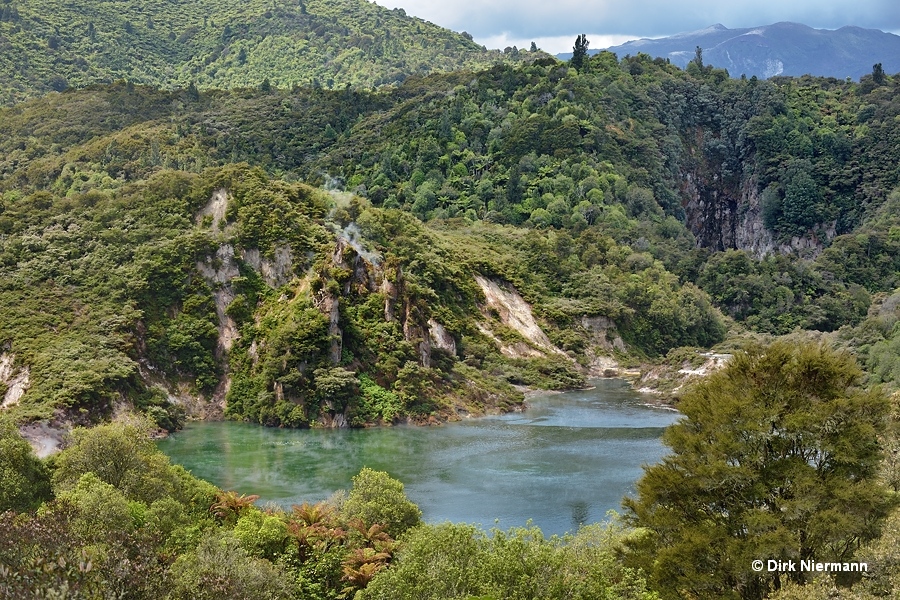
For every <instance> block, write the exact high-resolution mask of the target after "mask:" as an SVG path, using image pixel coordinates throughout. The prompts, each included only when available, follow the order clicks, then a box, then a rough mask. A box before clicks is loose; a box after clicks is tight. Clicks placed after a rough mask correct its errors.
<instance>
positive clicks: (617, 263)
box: [0, 0, 900, 600]
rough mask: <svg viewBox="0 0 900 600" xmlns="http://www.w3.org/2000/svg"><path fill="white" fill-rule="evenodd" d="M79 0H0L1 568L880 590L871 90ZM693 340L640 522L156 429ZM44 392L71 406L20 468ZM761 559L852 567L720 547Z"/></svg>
mask: <svg viewBox="0 0 900 600" xmlns="http://www.w3.org/2000/svg"><path fill="white" fill-rule="evenodd" d="M112 6H115V7H116V8H117V9H118V10H111V7H112ZM223 6H225V8H222V7H223ZM98 7H99V5H93V4H68V5H66V6H65V7H62V8H58V10H49V9H48V8H47V6H45V5H44V3H42V2H33V3H32V2H28V3H25V2H22V1H21V0H9V1H8V2H5V3H3V4H2V5H0V44H2V45H3V48H4V50H3V52H0V67H2V68H0V78H3V77H9V79H8V81H9V82H10V83H9V84H8V85H7V84H6V83H5V82H4V81H6V80H2V79H0V85H2V86H3V87H2V89H4V90H8V94H7V96H5V97H4V98H2V99H0V101H2V102H5V103H7V106H5V107H3V108H0V307H2V310H0V400H2V406H0V449H2V452H0V481H2V483H3V485H2V486H0V511H7V510H10V511H16V512H4V513H3V514H0V593H2V594H6V595H10V596H11V597H22V598H30V597H39V596H40V594H45V592H47V591H48V590H54V591H59V590H66V591H65V592H64V593H69V592H71V594H70V595H71V596H72V597H90V598H94V597H134V598H159V597H168V598H202V597H210V598H228V597H232V598H245V597H271V598H290V597H304V598H306V597H309V598H328V599H338V598H349V597H355V598H357V599H359V598H397V597H419V598H447V597H460V598H474V597H483V598H507V597H510V598H511V597H517V598H563V597H565V598H573V597H574V598H584V599H592V600H593V599H596V598H609V599H612V598H635V599H638V598H640V599H646V600H651V599H652V598H657V597H662V598H683V597H688V596H690V597H697V598H721V597H731V598H748V599H754V600H756V599H759V598H763V597H766V596H767V595H772V596H773V597H776V596H777V597H781V598H783V599H790V598H802V597H816V594H818V596H820V597H825V596H826V595H828V594H832V592H831V591H830V590H831V587H833V586H834V585H836V584H841V585H849V584H856V585H855V587H854V588H853V589H852V590H851V591H850V592H847V593H848V594H851V596H848V597H858V598H869V597H873V596H872V595H873V594H874V595H875V597H877V595H878V594H881V595H882V596H888V597H889V596H890V594H893V593H895V591H896V589H897V588H898V585H900V583H898V582H897V577H896V573H897V572H900V571H898V570H897V568H896V567H897V564H898V563H897V557H896V547H897V544H896V540H897V519H898V517H897V514H898V513H897V512H896V510H895V507H896V505H897V493H898V489H900V465H898V461H897V456H898V454H897V448H898V447H900V446H898V431H900V428H898V422H900V417H898V412H897V406H896V403H897V399H898V394H897V393H894V394H893V396H890V397H889V396H888V394H886V393H885V392H896V388H897V387H898V381H900V379H898V378H900V359H898V356H900V352H898V349H900V327H898V326H897V324H898V322H900V293H898V291H897V286H898V276H900V166H898V165H900V160H898V159H900V155H898V153H900V138H898V135H900V133H898V129H897V127H896V125H897V121H898V119H900V101H898V97H900V95H898V93H897V92H898V86H900V80H898V78H891V77H889V76H887V75H885V74H884V73H883V72H881V73H879V72H874V73H873V74H872V75H871V76H868V75H867V76H865V77H863V78H862V79H861V80H860V81H859V82H851V81H838V80H834V79H816V78H801V79H790V78H774V79H771V80H767V81H759V80H756V79H752V78H751V79H731V78H729V77H728V75H727V73H725V72H724V71H722V70H717V69H714V68H711V67H709V66H708V65H703V64H702V63H701V62H700V61H699V60H698V61H695V62H693V63H691V64H689V65H688V67H687V68H686V69H685V70H680V69H678V68H677V67H675V66H673V65H671V64H668V63H666V61H664V60H652V59H651V58H650V57H648V56H646V55H638V56H635V57H626V58H624V59H622V60H619V59H618V58H617V57H616V56H615V55H613V54H610V53H600V54H598V55H596V56H594V57H591V58H590V59H586V60H585V61H584V62H583V63H582V64H580V65H579V67H578V68H575V67H574V66H573V65H571V64H566V63H561V62H559V61H557V60H555V59H553V58H550V57H541V56H537V55H535V54H532V53H522V54H527V55H529V56H527V57H522V56H520V57H518V60H519V62H520V63H521V64H508V63H507V64H499V65H497V64H495V65H493V66H490V67H489V68H485V69H483V70H479V68H480V66H481V65H488V64H489V63H490V62H491V61H493V60H494V58H497V57H496V56H495V55H490V54H485V53H484V52H483V51H482V50H480V49H478V48H477V47H475V46H474V45H473V44H472V43H471V42H470V40H467V39H466V38H465V37H460V36H456V35H455V34H449V33H447V32H443V31H442V30H438V29H437V28H432V26H430V25H428V24H426V23H423V22H421V21H416V20H413V19H409V18H406V17H405V16H404V15H402V14H401V13H400V12H399V11H386V10H383V9H381V8H378V7H377V6H375V5H371V4H368V3H365V2H360V3H359V4H357V3H349V2H345V3H325V2H321V3H320V2H314V1H312V0H310V1H309V2H307V1H306V0H304V1H303V2H298V3H296V4H292V5H287V4H280V3H278V2H276V3H274V4H270V3H268V2H257V1H253V2H249V3H243V4H240V5H239V4H238V3H233V4H229V3H223V2H215V3H214V2H211V0H210V1H207V0H204V1H203V2H199V3H184V4H165V5H163V4H159V5H156V4H153V3H150V4H147V3H144V4H141V5H140V6H137V5H135V4H133V3H126V2H122V3H104V5H103V7H102V10H101V9H100V8H98ZM175 8H177V10H174V9H175ZM329 11H330V12H329ZM347 15H350V16H351V17H352V19H355V24H353V25H352V26H351V24H350V23H349V21H348V20H346V19H347ZM376 21H377V24H376ZM357 25H358V26H359V29H356V27H357ZM417 28H418V29H417ZM371 31H383V32H385V33H384V35H383V36H381V37H379V36H375V35H372V34H371V33H367V32H371ZM414 32H415V37H413V36H414ZM388 33H389V34H390V35H388ZM420 33H421V34H422V35H419V34H420ZM407 34H408V35H409V37H406V35H407ZM426 34H427V35H426ZM348 36H349V37H353V36H357V37H358V38H359V39H358V40H357V42H354V43H352V44H351V43H348V42H347V41H346V40H347V39H349V38H348ZM365 36H369V37H371V38H372V39H371V40H368V39H365ZM123 40H124V42H123ZM441 40H443V42H441ZM442 43H443V46H441V44H442ZM125 47H127V48H129V50H128V51H127V52H125V51H122V48H125ZM288 47H290V51H287V50H286V48H288ZM10 48H12V49H14V50H15V51H14V52H7V51H6V50H7V49H10ZM441 48H443V50H442V49H441ZM420 51H421V52H420ZM435 51H437V55H436V54H435V53H434V52H435ZM470 52H471V53H470ZM442 53H443V54H442ZM507 54H508V55H509V56H507V57H506V58H507V59H516V56H514V55H515V54H516V52H513V51H512V50H510V52H509V53H507ZM441 56H443V57H444V58H440V57H441ZM436 57H437V58H436ZM307 58H308V60H309V62H304V61H306V60H307ZM445 59H446V62H442V61H444V60H445ZM483 59H484V61H485V62H481V61H482V60H483ZM373 61H374V62H373ZM425 65H428V66H427V67H426V66H425ZM445 66H446V68H457V67H464V66H467V67H470V68H469V70H459V71H454V72H452V73H431V74H427V75H426V74H424V72H425V71H426V70H428V69H431V68H432V67H441V68H444V67H445ZM270 69H271V70H270ZM394 69H396V71H395V70H394ZM286 73H292V75H285V74H286ZM123 76H125V79H124V80H119V81H115V82H111V80H118V79H120V78H122V77H123ZM329 79H331V80H333V81H331V82H329ZM267 80H268V83H266V81H267ZM385 83H390V84H392V85H386V86H382V87H377V89H372V86H378V85H379V84H385ZM394 83H396V84H397V85H393V84H394ZM145 84H146V85H145ZM345 84H350V85H345ZM75 88H79V89H75ZM220 88H229V89H220ZM329 88H331V89H329ZM48 89H58V90H62V91H59V92H57V91H53V92H49V93H46V94H43V95H42V94H41V92H43V91H46V90H48ZM32 96H33V97H32ZM25 98H28V99H25ZM782 335H787V336H789V338H788V339H787V341H785V340H782V341H780V342H776V343H774V344H772V343H770V342H772V340H773V339H774V338H775V337H776V336H782ZM809 338H811V339H812V340H813V341H809ZM829 344H830V345H831V346H837V347H838V348H837V349H835V348H832V347H829ZM710 349H714V350H715V352H716V353H719V354H717V356H722V355H723V354H725V353H728V354H731V355H733V359H732V362H731V363H730V365H729V366H728V367H725V368H724V369H723V370H721V371H720V372H719V373H717V374H716V375H714V376H713V377H710V378H708V379H705V380H703V382H701V383H699V384H697V385H687V386H684V387H682V386H681V383H682V382H681V380H679V382H678V388H677V389H679V390H680V392H679V396H680V398H681V401H682V402H683V405H682V406H683V409H684V415H685V419H684V420H682V421H681V422H679V424H678V425H677V426H675V427H673V428H672V429H670V430H669V432H668V433H667V434H666V437H665V442H666V443H667V444H668V445H669V447H670V448H671V450H672V452H673V454H672V455H670V456H669V457H667V458H666V459H665V460H664V461H663V462H662V463H661V464H659V465H657V466H656V467H653V468H648V469H647V472H646V475H645V477H644V478H643V479H642V480H641V482H640V483H639V484H638V485H637V487H636V489H637V496H636V497H635V498H631V499H629V500H627V501H626V503H625V506H626V510H627V511H628V515H627V517H626V518H627V524H628V525H629V526H635V527H636V528H637V529H634V530H631V529H627V528H622V527H620V526H619V525H615V524H614V525H610V526H609V527H600V526H593V527H588V528H585V529H582V530H581V531H580V532H579V533H578V534H576V535H573V536H567V537H565V538H561V539H560V538H554V539H550V540H547V539H545V538H544V537H543V536H542V534H541V533H540V531H539V530H537V529H536V528H531V527H528V528H525V529H518V530H511V531H509V532H501V531H494V532H493V533H492V535H490V536H488V535H487V534H485V533H484V532H482V531H480V530H478V529H476V528H474V527H469V526H465V525H441V526H423V525H421V523H420V516H421V515H420V512H419V510H418V508H417V507H416V506H415V505H413V504H412V503H411V502H409V500H408V499H407V498H406V497H405V496H404V494H403V487H402V484H400V483H399V482H397V481H394V480H392V479H390V478H389V477H388V476H387V475H386V474H383V473H375V472H372V471H369V470H363V471H362V472H361V473H360V474H359V475H358V476H357V478H356V479H355V480H354V485H353V488H352V489H351V490H350V491H349V493H348V494H346V495H337V496H335V497H334V498H332V499H331V500H329V501H327V502H323V503H319V504H316V505H309V504H304V505H302V506H296V507H294V508H293V509H292V510H291V511H290V512H287V511H285V510H283V509H278V508H275V507H268V508H265V509H260V508H257V507H255V506H254V505H253V502H254V500H256V497H254V496H252V495H251V496H244V495H240V494H238V493H237V492H234V491H223V490H218V489H216V488H214V487H212V486H211V485H209V484H206V483H204V482H202V481H199V480H197V479H196V478H194V477H193V476H191V475H190V474H189V473H187V472H186V471H184V470H183V469H181V468H180V467H173V466H171V465H169V464H168V461H167V459H166V458H165V457H164V456H162V455H161V454H160V453H159V452H158V451H156V449H155V447H154V446H153V443H152V441H151V438H150V436H151V435H152V434H156V433H159V431H160V430H162V429H165V430H169V431H172V430H175V429H178V428H179V427H180V426H181V425H182V424H183V422H184V419H185V418H186V415H187V414H191V415H192V416H196V417H200V418H203V417H214V418H219V417H225V418H233V419H238V420H245V421H249V422H254V423H259V424H262V425H267V426H278V427H363V426H370V425H382V424H392V423H419V424H426V423H429V424H434V423H440V422H442V421H446V420H451V419H461V418H464V417H466V416H469V415H481V414H486V413H491V412H501V411H509V410H517V409H520V408H521V407H522V402H523V389H525V388H527V387H531V388H544V389H567V388H575V387H580V386H583V385H584V383H585V380H586V378H587V377H588V376H601V375H615V374H620V373H622V371H623V370H626V369H628V370H630V371H632V373H634V371H635V370H636V369H637V368H640V367H641V366H648V365H649V366H659V365H663V366H662V367H659V368H665V369H669V371H671V372H678V371H681V372H682V374H685V373H688V374H690V373H692V372H694V371H695V369H694V367H696V366H697V361H698V360H699V361H701V362H702V361H704V360H706V358H707V357H705V356H704V355H703V354H701V352H703V351H706V350H710ZM644 370H645V371H646V370H647V369H644ZM879 385H880V386H881V387H880V388H879V387H878V386H879ZM672 387H675V385H674V384H673V385H672ZM135 412H138V413H143V416H141V415H135V414H133V413H135ZM113 418H115V420H116V422H115V423H107V424H104V422H105V421H108V420H110V419H113ZM37 420H43V421H50V422H52V423H54V424H56V425H61V426H63V427H65V428H66V429H71V430H72V433H71V436H70V439H69V440H68V442H67V447H65V448H63V449H62V450H61V451H60V452H59V453H58V454H57V455H56V456H55V457H53V458H51V459H49V460H46V461H42V460H39V459H37V458H36V457H34V456H33V455H32V454H31V452H30V450H29V447H28V444H27V442H25V440H23V439H22V437H21V436H20V430H19V427H20V426H22V425H23V424H26V423H30V422H33V421H37ZM77 425H93V426H94V427H92V428H78V427H77ZM242 492H244V493H252V492H253V490H242ZM764 553H765V554H764ZM768 556H773V557H776V556H777V557H779V558H784V559H801V558H809V559H815V560H824V561H840V564H842V563H843V562H845V561H849V560H868V561H870V562H871V564H872V565H873V572H872V573H873V574H872V575H871V576H867V577H865V578H863V579H853V578H848V579H842V578H840V577H838V578H837V579H833V580H832V579H828V580H825V579H822V580H817V581H815V582H811V585H804V584H808V583H810V582H808V581H806V579H805V578H804V577H794V576H790V577H788V576H785V577H784V578H781V577H780V576H779V575H778V574H772V573H769V572H766V573H762V572H759V571H756V570H754V569H749V568H748V565H750V564H751V560H755V559H758V558H768ZM876 568H877V571H876ZM837 593H838V592H835V594H837ZM45 595H46V594H45ZM830 597H837V596H834V595H832V596H830Z"/></svg>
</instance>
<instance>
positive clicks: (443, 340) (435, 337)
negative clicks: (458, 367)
mask: <svg viewBox="0 0 900 600" xmlns="http://www.w3.org/2000/svg"><path fill="white" fill-rule="evenodd" d="M428 335H429V337H431V346H432V347H433V348H440V349H441V350H445V351H447V352H448V353H450V354H451V355H452V356H456V340H454V339H453V336H452V335H450V333H449V332H448V331H447V330H446V329H444V326H443V325H441V324H440V323H438V322H437V321H435V320H434V319H428Z"/></svg>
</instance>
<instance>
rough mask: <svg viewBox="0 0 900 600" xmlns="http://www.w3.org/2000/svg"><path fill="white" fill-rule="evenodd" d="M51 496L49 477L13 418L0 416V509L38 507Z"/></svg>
mask: <svg viewBox="0 0 900 600" xmlns="http://www.w3.org/2000/svg"><path fill="white" fill-rule="evenodd" d="M49 496H50V477H49V475H48V473H47V470H46V468H45V467H44V465H43V463H41V461H40V460H38V458H37V457H36V456H35V455H34V453H33V452H32V451H31V447H30V446H29V445H28V442H27V441H25V439H24V438H23V437H22V436H21V435H20V434H19V431H18V430H17V429H16V426H15V425H14V424H13V423H12V421H11V420H9V419H6V418H0V512H3V511H5V510H15V511H20V512H21V511H25V510H30V509H33V508H36V507H37V505H38V504H40V502H41V501H42V500H45V499H47V498H49Z"/></svg>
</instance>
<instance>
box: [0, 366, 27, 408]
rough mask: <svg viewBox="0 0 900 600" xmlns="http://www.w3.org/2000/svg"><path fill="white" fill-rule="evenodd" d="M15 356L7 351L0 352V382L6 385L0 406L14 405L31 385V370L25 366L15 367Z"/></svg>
mask: <svg viewBox="0 0 900 600" xmlns="http://www.w3.org/2000/svg"><path fill="white" fill-rule="evenodd" d="M15 362H16V356H15V355H14V354H11V353H9V352H4V353H3V354H0V383H3V385H5V386H6V392H5V393H4V394H3V401H2V403H0V408H9V407H10V406H15V405H16V404H18V403H19V401H20V400H21V399H22V396H24V395H25V392H26V391H28V388H29V387H30V386H31V372H30V370H29V369H28V367H27V366H24V367H17V366H16V364H15Z"/></svg>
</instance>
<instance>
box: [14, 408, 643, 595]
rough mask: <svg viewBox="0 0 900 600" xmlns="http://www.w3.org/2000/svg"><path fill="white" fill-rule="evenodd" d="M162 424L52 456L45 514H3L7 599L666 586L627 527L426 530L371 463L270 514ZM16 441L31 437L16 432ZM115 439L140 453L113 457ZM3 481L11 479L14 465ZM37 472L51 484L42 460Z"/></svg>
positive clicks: (112, 428)
mask: <svg viewBox="0 0 900 600" xmlns="http://www.w3.org/2000/svg"><path fill="white" fill-rule="evenodd" d="M149 425H150V424H149V423H142V422H140V421H137V422H133V423H131V424H122V423H118V422H114V423H111V424H107V425H103V426H101V427H94V428H91V429H80V430H76V431H75V439H74V442H73V444H72V445H71V446H70V447H69V448H67V449H65V450H63V451H62V452H61V453H60V454H59V455H58V456H57V457H56V459H55V460H54V462H53V464H56V465H58V467H57V471H56V474H55V476H54V481H55V483H54V488H53V494H54V497H53V499H50V498H49V497H48V498H43V499H42V500H43V503H42V504H41V506H40V508H39V509H38V510H37V511H36V512H24V511H23V512H22V513H18V514H17V513H16V512H12V511H10V512H4V513H0V594H2V595H3V597H4V598H10V599H14V600H18V599H25V598H43V597H55V596H54V595H53V594H59V593H63V594H65V597H71V598H119V597H127V598H133V599H135V600H138V599H144V598H146V599H153V600H159V599H164V598H165V599H172V600H175V599H188V598H191V599H194V598H210V599H212V598H216V599H219V598H235V599H237V598H298V597H299V598H310V599H315V600H320V599H321V600H326V599H331V600H337V599H341V598H353V597H356V598H360V597H362V598H442V599H443V598H467V597H471V596H472V595H474V594H478V595H480V596H485V595H487V596H491V597H493V596H497V597H516V598H534V599H538V598H541V599H553V598H560V599H561V598H573V597H574V598H585V599H588V598H590V599H592V600H593V599H596V598H610V599H612V598H647V599H650V598H653V597H655V596H654V595H653V594H651V593H649V592H647V591H646V587H645V584H644V582H643V580H642V579H641V577H640V574H639V573H638V572H636V571H632V570H630V569H627V568H625V567H623V566H622V564H621V560H620V559H619V558H617V550H619V549H621V548H622V541H623V539H625V538H626V533H625V532H624V531H623V530H622V529H621V528H619V527H612V526H610V527H602V526H593V527H588V528H585V529H583V530H582V531H581V532H579V533H578V534H577V535H575V536H568V537H566V538H562V539H558V538H552V539H549V540H547V539H544V538H543V536H542V535H541V534H540V531H538V530H536V529H535V528H528V529H514V530H511V531H509V532H508V533H507V532H501V531H495V532H493V533H492V535H491V537H488V536H487V535H486V534H485V533H484V532H483V531H480V530H478V529H476V528H474V527H470V526H465V525H450V524H446V525H436V526H435V525H424V524H422V523H420V520H419V518H420V517H419V515H420V513H419V509H418V507H417V506H416V505H415V504H413V503H411V502H410V501H409V500H408V499H407V498H406V496H405V495H404V494H403V485H402V484H401V483H400V482H398V481H396V480H394V479H391V478H390V477H389V476H388V474H387V473H382V472H376V471H372V470H370V469H364V470H363V471H362V472H360V474H359V475H357V476H356V477H354V479H353V486H352V488H351V489H350V491H349V493H348V494H347V495H346V497H344V496H342V495H340V494H338V495H335V497H333V498H332V499H331V500H329V501H327V502H320V503H317V504H303V505H300V506H296V505H295V506H293V507H292V509H291V510H290V511H285V510H282V509H280V508H275V507H267V508H265V509H262V510H261V509H260V508H258V507H256V506H255V505H254V504H253V501H254V500H255V499H256V497H255V496H239V495H238V494H237V493H235V492H223V491H221V490H217V489H215V488H214V487H213V486H211V485H209V484H207V483H205V482H202V481H200V480H197V479H195V478H194V477H192V476H191V475H190V474H188V473H186V472H185V471H184V470H183V469H181V468H180V467H174V466H171V465H169V464H168V461H167V459H166V458H165V457H164V456H163V455H162V454H161V453H159V452H158V451H157V450H155V448H154V447H153V443H152V442H151V441H150V440H149V439H148V438H147V437H146V430H147V428H148V427H149ZM3 440H9V441H10V442H11V443H16V444H24V445H25V446H26V448H27V444H26V442H25V441H24V440H22V439H21V438H20V437H18V434H17V433H16V432H15V431H14V430H11V431H5V433H4V437H3ZM4 443H6V442H5V441H4ZM114 446H115V447H119V449H121V450H123V455H124V457H125V458H124V460H123V461H120V462H119V463H117V464H116V465H110V464H108V463H107V462H104V460H105V458H107V457H109V453H110V452H111V451H112V450H113V449H114V448H113V447H114ZM29 460H31V461H33V462H35V463H37V464H40V462H39V461H37V459H35V458H34V457H33V456H31V457H30V459H29ZM126 463H127V464H126ZM148 465H150V467H149V468H148ZM41 466H42V467H43V466H44V465H41ZM86 468H96V469H98V472H96V473H95V472H94V471H84V470H85V469H86ZM83 471H84V472H83ZM79 473H80V474H79ZM101 473H102V474H101ZM0 476H2V479H0V484H2V486H3V488H2V489H7V484H8V483H9V482H10V480H9V479H8V473H7V471H5V470H4V471H0ZM27 477H28V483H29V484H36V483H39V482H40V481H42V477H44V479H43V480H45V476H42V475H39V474H35V472H34V471H33V470H32V471H30V474H29V475H28V476H27ZM111 481H116V482H118V483H112V482H111ZM150 481H155V482H156V483H157V486H156V487H152V486H150V487H148V486H147V485H146V484H147V483H148V482H150ZM136 482H141V485H135V483H136ZM163 489H165V492H164V493H163V494H162V495H160V494H159V493H160V491H161V490H163ZM395 561H396V565H397V566H396V567H393V566H391V565H392V564H394V563H395ZM367 586H368V589H366V588H367ZM362 589H366V592H365V594H364V595H362V596H361V595H359V594H356V592H357V591H358V590H362ZM355 594H356V595H355ZM573 594H574V595H573Z"/></svg>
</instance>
